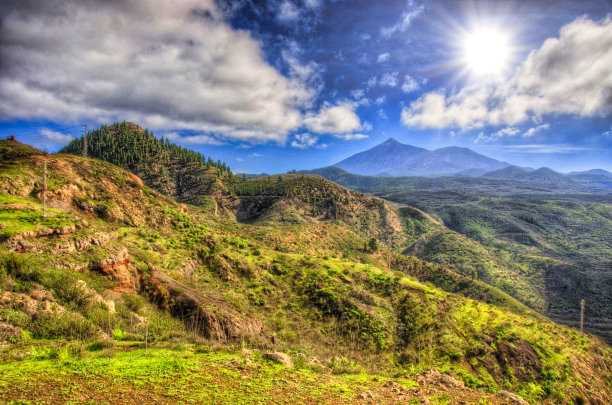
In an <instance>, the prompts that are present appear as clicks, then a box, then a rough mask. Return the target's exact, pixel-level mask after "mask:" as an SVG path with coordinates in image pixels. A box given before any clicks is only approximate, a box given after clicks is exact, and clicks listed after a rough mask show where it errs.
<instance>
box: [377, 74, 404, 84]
mask: <svg viewBox="0 0 612 405" xmlns="http://www.w3.org/2000/svg"><path fill="white" fill-rule="evenodd" d="M398 76H399V72H392V73H385V74H384V75H382V76H381V78H380V80H379V82H378V84H379V85H381V86H387V87H395V86H397V77H398Z"/></svg>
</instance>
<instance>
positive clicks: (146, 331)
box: [145, 319, 149, 354]
mask: <svg viewBox="0 0 612 405" xmlns="http://www.w3.org/2000/svg"><path fill="white" fill-rule="evenodd" d="M147 353H149V320H148V319H147V320H146V321H145V354H147Z"/></svg>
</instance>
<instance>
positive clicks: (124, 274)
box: [89, 250, 138, 293]
mask: <svg viewBox="0 0 612 405" xmlns="http://www.w3.org/2000/svg"><path fill="white" fill-rule="evenodd" d="M89 267H90V269H91V270H93V271H97V272H98V273H101V274H102V275H103V276H104V277H107V278H109V279H110V280H112V281H113V282H114V287H113V288H112V290H113V291H115V292H119V293H121V292H130V291H134V290H137V289H138V278H137V276H136V274H137V271H136V268H135V267H134V265H133V264H132V263H131V262H130V257H129V255H128V253H127V250H122V251H120V252H119V253H117V254H116V255H114V256H111V257H109V258H107V259H104V260H97V261H94V262H92V263H91V265H90V266H89Z"/></svg>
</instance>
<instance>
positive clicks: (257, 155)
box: [249, 152, 263, 158]
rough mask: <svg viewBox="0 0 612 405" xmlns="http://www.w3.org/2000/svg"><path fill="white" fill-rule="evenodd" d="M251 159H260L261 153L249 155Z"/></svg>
mask: <svg viewBox="0 0 612 405" xmlns="http://www.w3.org/2000/svg"><path fill="white" fill-rule="evenodd" d="M249 157H251V158H262V157H263V155H262V154H261V153H257V152H253V153H251V154H250V155H249Z"/></svg>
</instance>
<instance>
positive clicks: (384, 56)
mask: <svg viewBox="0 0 612 405" xmlns="http://www.w3.org/2000/svg"><path fill="white" fill-rule="evenodd" d="M390 58H391V54H390V53H389V52H385V53H381V54H380V55H378V59H376V62H378V63H385V62H389V59H390Z"/></svg>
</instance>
